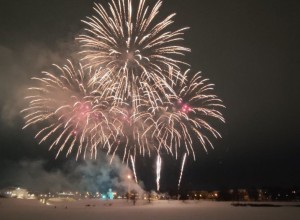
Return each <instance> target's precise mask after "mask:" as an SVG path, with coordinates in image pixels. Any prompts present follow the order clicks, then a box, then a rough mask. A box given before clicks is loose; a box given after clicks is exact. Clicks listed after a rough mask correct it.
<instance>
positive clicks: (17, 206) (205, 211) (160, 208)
mask: <svg viewBox="0 0 300 220" xmlns="http://www.w3.org/2000/svg"><path fill="white" fill-rule="evenodd" d="M285 205H294V203H293V204H291V203H288V204H285ZM298 205H299V204H298ZM299 216H300V207H292V206H290V207H289V206H284V207H234V206H231V202H209V201H187V202H184V203H183V202H182V201H153V202H151V203H150V204H149V203H148V202H147V201H141V200H139V201H137V204H136V205H135V206H133V204H132V203H131V202H127V201H126V200H114V201H112V202H108V201H99V200H80V201H51V202H50V204H48V205H44V204H42V203H40V202H39V201H37V200H19V199H0V219H1V220H27V219H28V220H36V219H41V220H50V219H53V220H78V219H83V220H96V219H97V220H99V219H103V220H110V219H123V220H129V219H130V220H143V219H149V220H160V219H163V220H167V219H170V220H177V219H178V220H179V219H181V220H182V219H183V220H193V219H195V220H196V219H197V220H222V219H224V220H227V219H228V220H260V219H261V220H265V219H271V220H296V219H299Z"/></svg>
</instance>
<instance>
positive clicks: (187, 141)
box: [152, 71, 225, 159]
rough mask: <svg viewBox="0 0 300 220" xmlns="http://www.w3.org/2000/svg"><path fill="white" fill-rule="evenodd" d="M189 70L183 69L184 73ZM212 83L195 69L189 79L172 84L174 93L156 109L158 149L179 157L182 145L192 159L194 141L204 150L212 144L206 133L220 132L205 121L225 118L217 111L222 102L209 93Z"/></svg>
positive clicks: (222, 106) (216, 136) (218, 134)
mask: <svg viewBox="0 0 300 220" xmlns="http://www.w3.org/2000/svg"><path fill="white" fill-rule="evenodd" d="M188 73H189V71H186V72H185V73H184V75H185V76H187V75H188ZM213 86H214V85H213V84H210V83H208V79H203V78H202V76H201V75H200V73H196V74H195V75H194V76H193V77H192V79H191V80H190V81H185V80H184V81H181V82H176V84H174V87H176V88H174V90H175V91H178V95H177V96H173V95H170V96H169V97H167V99H166V100H167V101H166V102H165V103H164V105H162V106H160V107H158V108H156V109H155V113H154V116H153V118H154V120H155V126H156V129H155V132H154V133H152V137H153V138H155V139H156V142H157V143H158V145H157V150H158V151H161V150H166V151H167V153H170V154H171V155H174V154H175V157H176V158H177V157H178V151H179V149H180V148H181V147H183V149H184V150H183V151H185V152H186V153H187V154H188V155H190V154H192V155H193V158H194V159H195V158H196V156H195V151H194V146H195V145H199V144H200V145H201V146H203V148H204V149H205V151H207V145H209V146H211V147H213V145H212V143H211V142H210V140H209V136H208V134H212V135H213V136H214V137H215V138H218V137H221V135H220V133H219V132H218V131H217V130H216V129H215V128H214V127H213V126H212V125H210V124H209V123H208V120H207V119H209V118H215V119H217V120H220V121H222V122H225V121H224V118H223V116H222V113H221V112H220V111H219V109H220V108H224V107H225V106H224V105H223V104H222V101H221V100H220V99H219V98H218V97H217V96H216V95H214V94H212V90H213Z"/></svg>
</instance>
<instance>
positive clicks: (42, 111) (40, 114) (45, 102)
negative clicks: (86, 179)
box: [22, 61, 118, 158]
mask: <svg viewBox="0 0 300 220" xmlns="http://www.w3.org/2000/svg"><path fill="white" fill-rule="evenodd" d="M54 66H55V67H56V71H54V73H50V72H43V73H42V74H43V76H42V77H40V78H37V77H34V78H33V80H35V81H36V82H37V86H36V87H31V88H29V93H30V95H28V96H27V97H26V98H25V99H26V100H28V102H29V107H28V108H26V109H24V110H22V113H24V114H25V117H24V118H25V126H24V128H26V127H28V126H31V125H35V124H40V126H41V127H42V129H41V130H39V131H38V133H37V134H36V136H35V137H36V138H38V139H40V141H39V143H42V142H44V141H46V140H51V141H52V144H51V146H50V149H52V148H54V147H58V152H57V156H58V155H59V154H60V152H61V151H63V150H64V149H67V155H69V154H70V153H71V152H72V151H73V149H74V148H77V158H78V156H79V155H80V154H81V153H84V157H85V156H86V154H87V152H89V153H90V156H91V157H95V156H96V154H97V146H98V145H102V146H103V147H104V146H106V145H107V146H108V147H109V142H108V141H107V140H109V139H112V138H113V137H114V133H115V132H114V129H115V127H114V121H112V120H111V118H112V117H109V116H111V115H114V114H118V111H117V109H116V107H113V106H111V105H110V104H109V103H110V102H111V101H110V97H109V96H95V95H94V94H96V93H97V92H99V91H98V90H95V88H93V84H92V83H91V82H92V81H93V73H92V70H91V69H90V70H89V71H84V70H83V69H82V67H81V65H79V69H78V70H75V69H74V66H73V64H72V63H71V61H68V64H67V65H65V66H64V67H62V68H61V67H59V66H57V65H54Z"/></svg>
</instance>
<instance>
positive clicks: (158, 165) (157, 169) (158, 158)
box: [156, 154, 162, 191]
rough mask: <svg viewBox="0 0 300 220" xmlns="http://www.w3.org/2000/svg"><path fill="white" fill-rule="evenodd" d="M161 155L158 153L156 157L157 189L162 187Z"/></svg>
mask: <svg viewBox="0 0 300 220" xmlns="http://www.w3.org/2000/svg"><path fill="white" fill-rule="evenodd" d="M161 164H162V160H161V156H160V155H159V154H158V155H157V159H156V190H157V191H159V189H160V174H161Z"/></svg>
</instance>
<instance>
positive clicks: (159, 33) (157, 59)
mask: <svg viewBox="0 0 300 220" xmlns="http://www.w3.org/2000/svg"><path fill="white" fill-rule="evenodd" d="M145 2H146V1H145V0H141V1H140V3H139V5H138V8H137V10H133V7H134V5H133V3H132V1H131V0H129V1H126V0H119V1H112V2H111V3H109V9H108V10H106V9H105V7H104V6H102V5H101V4H95V6H94V11H95V12H96V15H94V16H92V17H87V18H86V20H84V21H83V23H85V25H87V28H86V34H81V35H80V36H79V37H78V38H77V40H78V41H79V43H80V45H81V48H82V51H81V54H83V56H84V57H83V60H84V61H85V62H86V66H93V67H104V68H106V69H108V70H109V71H108V72H104V74H109V75H110V76H111V78H112V81H111V84H110V85H108V88H112V87H117V88H116V91H117V93H115V94H114V95H115V96H116V97H117V98H118V99H126V98H128V97H130V96H132V95H133V94H132V93H135V94H139V93H138V91H141V90H142V91H143V93H147V94H151V96H148V98H149V101H150V103H151V104H152V105H155V104H156V103H155V102H156V100H157V99H159V94H158V93H157V92H158V91H155V90H153V87H152V86H153V85H155V84H160V85H165V86H160V87H158V88H157V89H160V90H161V91H160V92H162V93H165V92H166V91H168V92H170V90H169V89H170V88H171V87H170V86H169V85H170V82H169V81H171V78H170V76H169V73H170V72H169V69H170V68H174V69H180V66H181V65H182V64H183V65H188V64H187V63H185V62H183V61H181V60H179V59H178V58H180V57H182V56H184V55H185V53H186V52H190V49H189V48H186V47H183V46H180V45H177V43H179V42H181V41H183V40H184V39H183V32H184V31H185V30H186V29H188V28H182V29H179V30H176V31H170V30H168V28H169V26H170V25H171V24H172V23H173V21H172V18H173V17H174V16H175V14H171V15H169V16H167V17H166V18H165V19H163V20H161V21H159V22H157V23H155V20H156V18H157V14H158V13H159V9H160V7H161V6H162V1H158V2H157V3H156V4H155V5H154V6H153V7H152V8H151V7H149V6H147V5H146V4H145ZM177 73H178V75H176V77H177V78H180V79H182V78H183V76H182V75H180V72H177ZM104 78H105V77H104ZM173 78H175V76H173ZM103 82H104V81H103ZM100 83H102V81H101V82H100ZM171 83H172V82H171Z"/></svg>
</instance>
